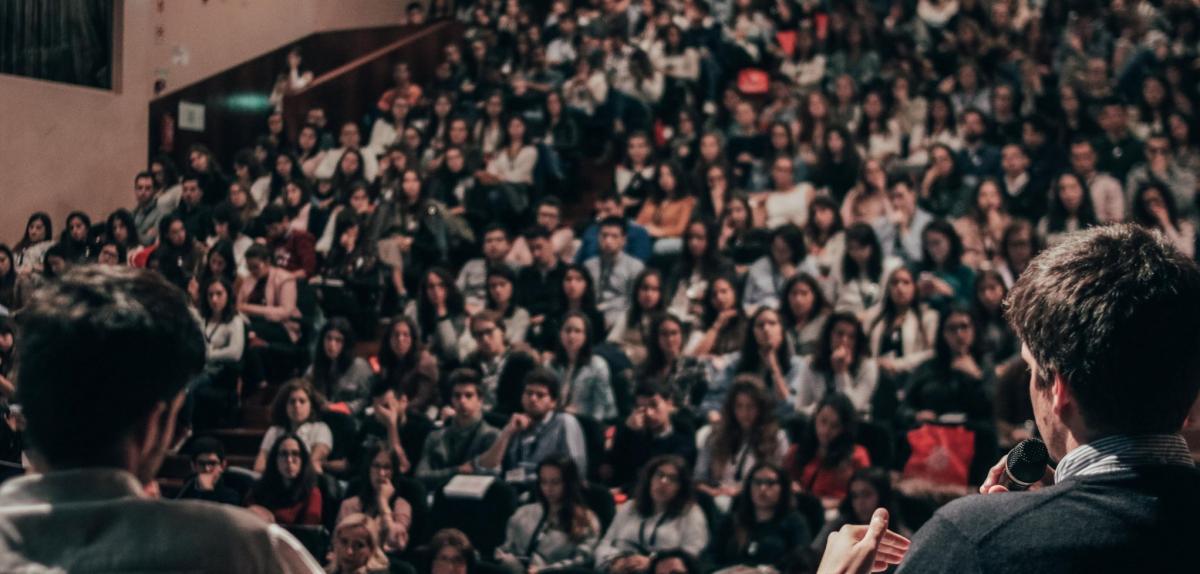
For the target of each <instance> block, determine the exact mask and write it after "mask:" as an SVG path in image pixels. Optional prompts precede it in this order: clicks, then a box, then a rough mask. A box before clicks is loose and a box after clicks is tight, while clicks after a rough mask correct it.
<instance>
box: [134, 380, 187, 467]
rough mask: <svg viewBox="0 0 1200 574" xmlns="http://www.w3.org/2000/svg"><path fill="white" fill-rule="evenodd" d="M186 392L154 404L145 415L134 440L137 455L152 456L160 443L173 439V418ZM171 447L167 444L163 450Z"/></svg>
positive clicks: (177, 412)
mask: <svg viewBox="0 0 1200 574" xmlns="http://www.w3.org/2000/svg"><path fill="white" fill-rule="evenodd" d="M186 397H187V391H186V390H183V391H180V392H179V394H177V395H175V397H174V398H172V399H170V400H169V401H168V400H162V401H158V402H156V403H154V408H152V409H151V410H150V412H149V413H147V414H146V418H145V419H143V420H142V424H140V425H138V428H137V432H136V433H135V436H134V438H135V439H136V440H137V450H138V454H139V455H140V456H142V457H146V456H149V455H151V454H153V452H154V450H155V449H156V448H158V446H159V445H160V444H162V443H166V442H169V441H171V440H173V439H174V436H173V435H174V434H175V417H176V415H178V414H179V409H180V408H181V407H182V406H183V401H184V399H185V398H186ZM170 446H171V445H169V444H167V445H166V447H165V448H169V447H170Z"/></svg>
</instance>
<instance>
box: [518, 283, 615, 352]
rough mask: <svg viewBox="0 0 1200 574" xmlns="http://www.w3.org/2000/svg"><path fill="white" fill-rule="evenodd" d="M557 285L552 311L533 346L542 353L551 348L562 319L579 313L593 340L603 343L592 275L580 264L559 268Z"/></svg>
mask: <svg viewBox="0 0 1200 574" xmlns="http://www.w3.org/2000/svg"><path fill="white" fill-rule="evenodd" d="M559 285H560V286H559V290H558V297H557V301H558V302H557V304H556V305H555V312H554V313H553V314H552V315H548V316H547V317H546V321H545V322H543V323H542V334H541V337H540V340H539V341H538V344H537V345H535V346H536V347H537V348H538V349H541V350H542V351H550V350H552V349H554V346H555V345H556V344H557V342H556V340H557V339H558V335H559V328H560V327H561V325H562V318H563V317H564V316H565V315H566V314H567V313H568V312H570V311H579V312H581V313H583V314H584V315H586V316H587V318H588V323H589V324H590V325H591V327H592V340H593V341H602V340H604V336H605V335H604V315H602V314H601V313H600V310H599V309H597V308H596V286H595V285H596V284H595V278H593V277H592V274H591V273H589V272H588V270H587V268H585V267H584V266H583V265H581V264H578V263H568V264H566V265H565V266H564V267H563V274H562V283H560V284H559Z"/></svg>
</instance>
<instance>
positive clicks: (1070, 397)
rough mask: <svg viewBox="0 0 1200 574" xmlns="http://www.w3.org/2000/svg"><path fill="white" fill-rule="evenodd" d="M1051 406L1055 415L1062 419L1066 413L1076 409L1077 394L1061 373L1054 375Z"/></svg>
mask: <svg viewBox="0 0 1200 574" xmlns="http://www.w3.org/2000/svg"><path fill="white" fill-rule="evenodd" d="M1050 401H1051V403H1050V405H1051V408H1053V409H1054V414H1056V415H1058V416H1059V417H1060V418H1062V416H1063V413H1064V411H1067V410H1068V409H1074V408H1075V393H1074V392H1073V391H1072V390H1071V386H1070V385H1068V384H1067V380H1066V379H1064V378H1063V376H1062V374H1061V373H1057V372H1056V373H1054V384H1052V385H1050Z"/></svg>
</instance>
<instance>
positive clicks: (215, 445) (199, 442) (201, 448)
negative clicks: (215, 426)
mask: <svg viewBox="0 0 1200 574" xmlns="http://www.w3.org/2000/svg"><path fill="white" fill-rule="evenodd" d="M188 452H190V453H191V455H192V460H196V458H198V457H199V456H200V455H202V454H209V453H212V454H215V455H217V458H219V459H221V461H224V460H225V445H223V444H221V441H220V440H218V439H217V438H216V437H212V436H202V437H199V438H197V439H196V440H193V441H192V444H191V445H189V446H188Z"/></svg>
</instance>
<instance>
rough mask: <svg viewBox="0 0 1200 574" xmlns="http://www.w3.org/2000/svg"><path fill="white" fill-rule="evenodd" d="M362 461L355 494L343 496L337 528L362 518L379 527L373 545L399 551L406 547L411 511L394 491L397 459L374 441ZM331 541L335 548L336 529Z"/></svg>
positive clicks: (398, 465) (411, 519)
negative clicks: (358, 517) (363, 462)
mask: <svg viewBox="0 0 1200 574" xmlns="http://www.w3.org/2000/svg"><path fill="white" fill-rule="evenodd" d="M364 461H367V462H366V464H365V465H364V466H363V469H364V470H363V476H362V477H360V478H359V483H358V485H357V489H358V492H357V494H353V495H350V496H348V497H346V499H345V500H343V501H342V505H341V507H340V508H339V509H338V514H337V524H338V529H339V530H340V529H341V527H342V525H343V524H344V523H345V522H346V520H347V519H351V518H353V517H355V516H364V515H365V516H366V517H367V518H369V519H371V520H372V521H373V522H374V523H376V524H378V527H379V532H377V533H375V536H376V537H377V539H376V540H375V546H376V547H377V548H379V549H381V550H382V551H385V552H402V551H403V550H404V549H405V548H406V547H408V542H409V533H410V532H411V531H412V521H413V508H412V504H410V503H409V502H408V501H407V500H405V499H404V498H403V497H402V496H400V493H399V492H398V491H397V490H396V482H397V480H399V479H400V475H401V470H400V459H399V457H397V456H396V453H395V452H394V451H392V450H391V449H389V448H388V447H387V443H382V442H376V443H375V444H374V445H373V446H371V447H370V448H368V449H367V452H366V456H365V457H364ZM380 541H382V543H380ZM334 542H335V546H336V542H337V534H336V530H335V534H334Z"/></svg>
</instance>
